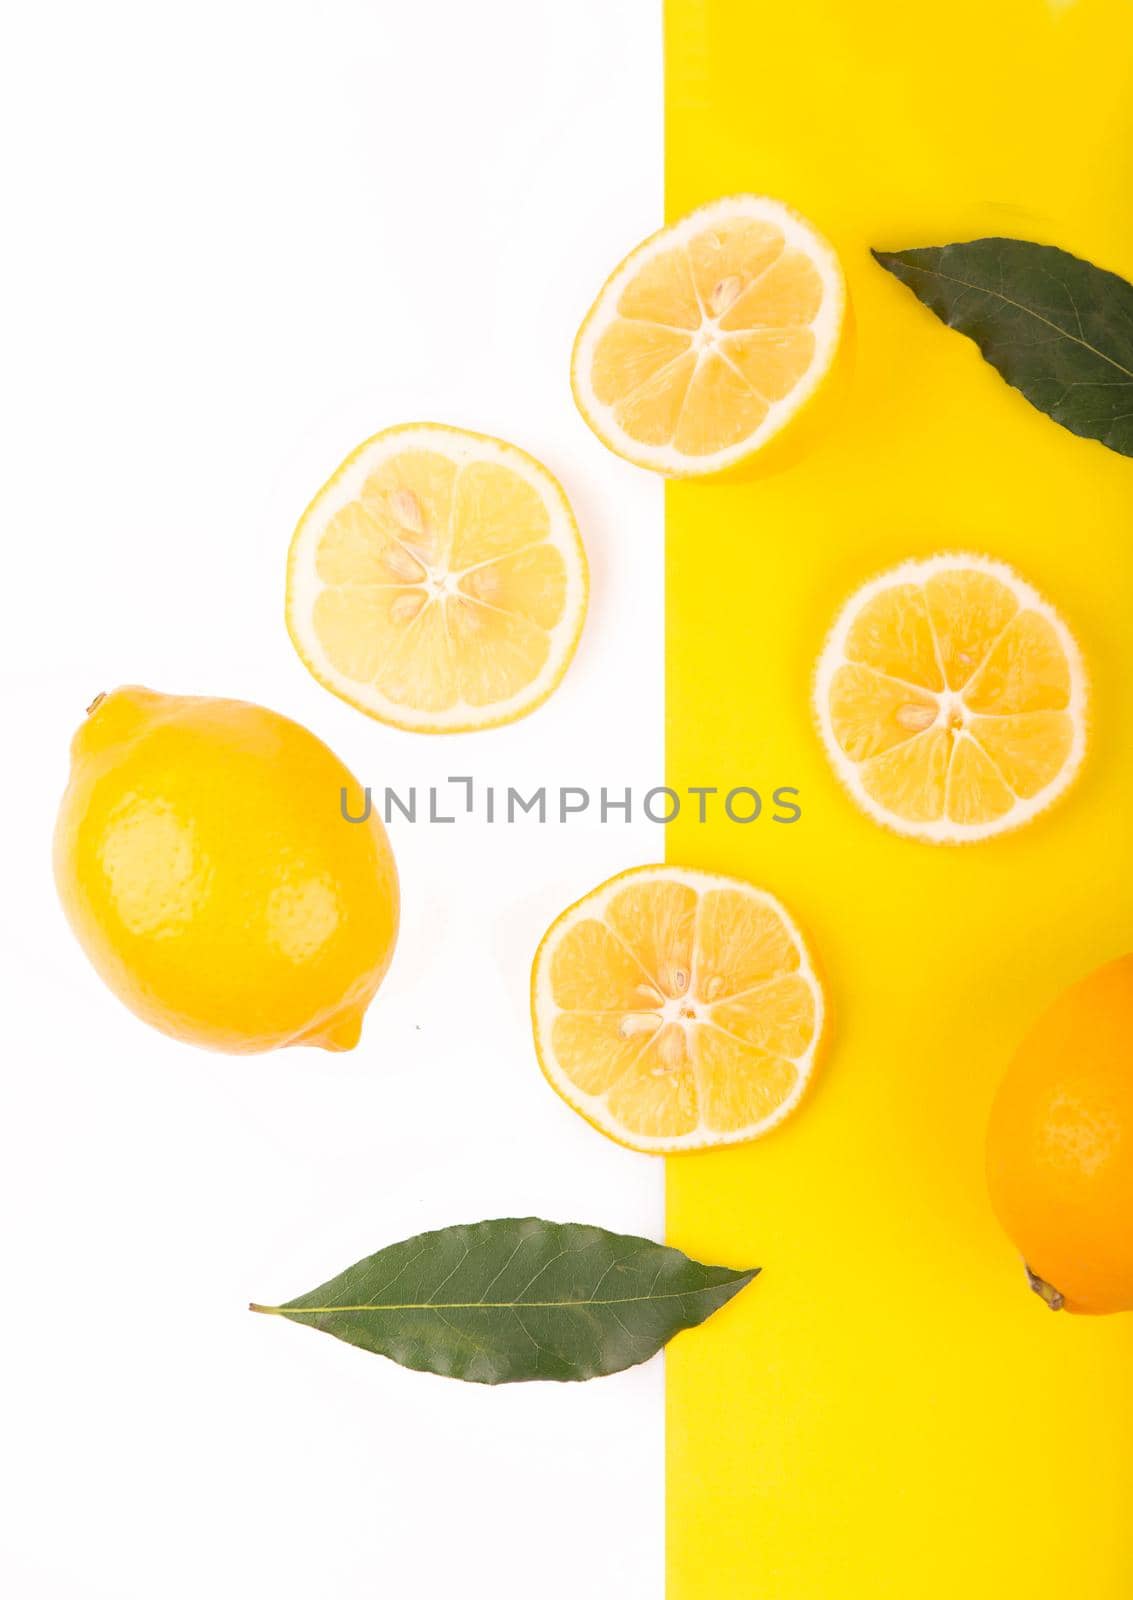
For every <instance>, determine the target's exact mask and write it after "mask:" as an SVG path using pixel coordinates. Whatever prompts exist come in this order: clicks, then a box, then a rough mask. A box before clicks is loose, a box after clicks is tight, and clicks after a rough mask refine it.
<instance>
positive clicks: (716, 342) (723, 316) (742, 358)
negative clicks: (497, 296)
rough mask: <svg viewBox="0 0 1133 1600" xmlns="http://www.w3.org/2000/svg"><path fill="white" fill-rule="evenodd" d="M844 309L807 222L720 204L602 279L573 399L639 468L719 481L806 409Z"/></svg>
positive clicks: (741, 200)
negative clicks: (717, 474) (715, 476)
mask: <svg viewBox="0 0 1133 1600" xmlns="http://www.w3.org/2000/svg"><path fill="white" fill-rule="evenodd" d="M845 307H846V289H845V281H844V279H843V276H842V269H841V267H840V266H839V264H838V258H837V256H836V255H835V254H834V251H833V250H832V249H831V247H830V246H829V245H828V244H827V243H826V241H825V240H824V239H823V238H821V237H820V235H819V234H817V233H816V232H815V230H814V229H813V228H812V227H811V226H810V224H809V223H808V222H805V221H804V220H803V218H802V217H800V216H798V215H796V213H795V212H793V211H791V210H790V209H789V208H788V207H787V206H785V205H782V204H780V202H779V201H777V200H768V199H764V198H762V197H760V196H758V195H738V196H735V197H734V198H731V199H727V200H717V201H715V202H714V203H713V204H711V205H707V206H704V207H702V208H701V210H699V211H694V212H693V213H692V214H691V215H690V216H687V217H685V218H684V219H683V220H682V221H680V222H675V223H673V224H672V225H671V226H670V227H667V228H662V229H661V231H660V232H659V233H655V234H654V235H653V236H652V237H651V238H649V239H646V240H645V242H644V244H640V245H638V247H637V249H636V250H634V251H633V252H632V253H631V254H630V255H628V256H627V257H626V259H625V260H624V261H623V262H622V263H621V265H620V266H619V267H618V268H616V270H615V271H614V272H613V273H612V275H611V276H610V278H609V279H608V280H607V282H606V284H605V286H604V287H603V289H602V292H601V294H600V295H599V296H598V298H597V300H596V301H595V302H594V304H593V306H592V307H591V309H590V311H589V312H588V314H587V316H586V320H585V321H584V322H583V324H582V327H581V329H580V330H579V334H578V338H577V339H576V341H575V346H574V358H573V362H572V367H571V383H572V387H573V389H574V398H575V402H576V404H577V405H578V408H579V410H580V411H581V412H582V415H583V417H584V418H585V419H586V421H587V422H588V423H589V424H590V426H591V428H593V430H594V432H595V433H596V434H597V435H598V437H599V438H600V439H601V440H602V442H603V443H604V444H606V445H608V446H609V447H610V449H611V450H613V451H615V452H616V453H617V454H618V455H620V456H624V457H625V458H626V459H627V460H629V461H634V462H636V463H637V464H638V465H639V466H642V467H652V468H653V469H654V470H655V471H657V472H664V473H670V474H674V475H691V474H701V473H711V472H719V471H721V470H722V469H724V468H726V467H730V466H733V465H734V464H735V463H737V462H739V461H741V460H743V459H745V458H746V457H748V456H751V455H753V454H754V453H755V452H756V451H758V450H761V449H762V448H763V447H764V445H766V444H767V442H768V441H769V440H770V439H771V438H772V437H773V436H774V435H776V434H778V433H779V432H780V431H781V430H782V429H783V428H785V427H786V425H787V423H788V422H790V421H791V419H792V418H793V417H795V416H796V415H797V414H798V413H799V412H800V411H801V410H802V409H803V408H804V407H805V406H807V405H808V404H809V402H810V401H811V400H812V398H813V397H814V396H815V394H816V392H817V391H818V389H819V388H820V386H822V383H823V380H824V378H825V377H826V376H827V374H828V372H829V371H830V369H831V366H832V363H833V361H834V356H835V352H836V350H837V349H838V345H839V340H840V338H841V334H842V326H843V320H844V316H845Z"/></svg>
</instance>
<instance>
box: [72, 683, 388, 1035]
mask: <svg viewBox="0 0 1133 1600" xmlns="http://www.w3.org/2000/svg"><path fill="white" fill-rule="evenodd" d="M344 789H345V790H346V791H347V795H348V801H347V805H346V806H345V807H344V806H343V804H342V791H343V790H344ZM344 809H345V810H348V811H349V812H350V814H351V815H352V816H358V815H360V814H361V813H362V811H363V810H364V809H365V808H364V807H363V804H362V794H361V791H360V789H359V787H358V785H357V783H356V781H355V779H354V778H353V777H352V776H351V774H350V773H349V772H348V771H347V769H346V768H345V767H344V766H343V764H342V762H341V761H339V759H338V757H337V756H335V755H334V754H333V752H332V751H330V750H328V749H327V747H326V745H325V744H323V743H322V741H321V740H319V739H316V738H315V736H314V734H312V733H309V732H308V731H307V729H306V728H302V727H300V726H299V724H298V723H295V722H291V721H290V720H289V719H288V718H287V717H281V716H279V715H278V714H277V713H276V712H274V711H268V710H267V709H265V707H263V706H257V705H251V704H249V703H248V702H246V701H242V700H213V699H205V698H201V697H198V696H182V695H167V694H156V693H154V691H153V690H150V689H141V688H137V687H133V686H131V687H127V688H122V689H116V690H115V691H114V692H113V693H112V694H107V695H101V696H99V698H98V699H97V700H96V701H95V703H94V704H93V705H92V706H91V708H90V711H89V713H88V715H87V720H86V721H85V723H84V724H83V725H82V727H81V728H80V729H79V730H78V732H77V733H76V734H75V737H74V740H73V741H72V745H71V781H70V783H69V784H68V786H67V791H66V793H65V794H64V796H63V803H62V805H61V806H60V809H59V819H58V822H57V824H56V829H55V880H56V883H57V884H58V888H59V895H60V898H61V900H62V902H63V909H64V911H65V912H66V914H67V919H68V921H69V922H70V924H71V927H72V928H73V929H74V932H75V934H76V936H77V938H78V940H79V943H80V944H81V945H82V947H83V949H84V950H85V951H86V953H87V956H88V957H89V958H90V961H91V962H92V964H93V966H94V968H95V970H96V971H97V972H98V974H99V976H100V977H101V978H102V979H103V981H104V982H105V983H106V984H107V985H108V986H109V988H111V989H112V990H113V992H114V993H115V994H116V995H117V996H118V998H119V999H120V1000H122V1001H123V1002H124V1003H125V1004H126V1005H127V1006H129V1008H130V1009H131V1011H133V1012H135V1013H136V1014H137V1015H138V1016H139V1017H141V1018H142V1019H143V1020H144V1021H145V1022H148V1023H151V1024H152V1026H153V1027H155V1028H160V1029H161V1030H162V1032H163V1033H168V1034H172V1036H173V1037H174V1038H176V1039H182V1040H186V1041H188V1042H189V1043H192V1044H198V1045H204V1046H206V1047H207V1048H209V1049H212V1050H224V1051H229V1052H231V1053H235V1054H248V1053H252V1052H255V1051H260V1050H274V1049H277V1048H279V1047H280V1046H283V1045H289V1044H311V1045H321V1046H322V1047H323V1049H325V1050H349V1049H351V1048H352V1046H354V1045H355V1044H357V1042H358V1038H359V1034H360V1032H361V1026H362V1014H363V1012H364V1011H365V1009H366V1007H367V1005H368V1004H369V1003H370V1001H371V1000H372V999H373V996H374V993H375V991H376V990H377V987H378V985H379V984H380V983H381V981H382V978H383V977H384V975H385V972H386V969H387V968H388V966H389V963H390V959H391V957H392V955H393V947H394V943H395V941H396V939H397V922H398V886H397V869H396V867H395V866H394V861H393V854H392V852H391V850H390V847H389V841H388V839H387V838H386V834H385V829H384V828H383V827H382V824H381V822H380V821H379V819H378V817H377V816H376V815H370V816H369V817H368V818H367V819H366V821H364V822H360V823H356V822H349V821H347V820H345V817H344V815H343V811H344Z"/></svg>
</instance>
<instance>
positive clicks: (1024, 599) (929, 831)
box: [814, 553, 1088, 844]
mask: <svg viewBox="0 0 1133 1600" xmlns="http://www.w3.org/2000/svg"><path fill="white" fill-rule="evenodd" d="M964 570H967V571H976V572H981V573H985V574H986V575H987V576H988V577H991V578H996V579H998V580H999V582H1000V583H1002V584H1004V585H1005V586H1006V587H1007V588H1008V589H1010V590H1011V592H1012V594H1013V595H1014V596H1015V598H1016V600H1017V601H1018V602H1019V609H1020V611H1024V610H1025V611H1034V612H1036V613H1037V614H1038V615H1039V616H1041V617H1043V618H1044V619H1045V620H1046V621H1047V622H1048V623H1049V624H1050V626H1051V627H1052V629H1053V630H1054V632H1055V633H1056V635H1057V637H1058V640H1059V643H1060V645H1061V646H1062V649H1063V651H1064V653H1065V656H1066V661H1067V665H1068V668H1069V674H1070V697H1069V700H1068V702H1067V706H1066V708H1065V709H1066V714H1067V715H1068V716H1069V717H1070V721H1071V728H1072V738H1071V744H1070V749H1069V751H1068V753H1067V756H1066V760H1065V761H1064V763H1063V765H1062V766H1061V767H1060V768H1059V770H1058V772H1057V773H1056V774H1055V776H1054V777H1053V778H1052V779H1051V780H1050V782H1049V783H1048V784H1047V785H1046V786H1045V787H1044V788H1043V789H1040V790H1039V792H1038V793H1037V794H1035V795H1033V796H1032V797H1031V798H1030V799H1023V798H1021V797H1016V802H1015V805H1014V806H1013V807H1012V809H1011V810H1010V811H1008V812H1007V813H1006V814H1005V815H1004V816H1002V817H996V818H993V819H991V820H989V821H987V822H981V823H960V822H956V821H954V820H953V819H952V818H950V817H948V816H947V815H945V816H942V817H939V818H937V819H936V820H935V821H933V822H913V821H909V820H908V819H906V818H904V817H899V816H895V815H894V814H893V813H892V812H890V811H887V810H886V809H885V807H884V806H882V805H880V804H879V803H878V802H877V801H876V800H875V799H874V798H873V796H872V795H871V794H869V793H868V791H867V790H866V788H865V786H864V785H863V783H862V780H861V776H860V766H861V765H862V763H858V762H855V761H852V760H851V759H850V758H849V757H848V756H847V755H846V753H845V751H844V750H843V749H842V747H841V745H840V744H839V743H838V740H837V738H836V736H835V733H834V727H833V723H832V720H831V716H830V690H831V685H832V683H833V680H834V675H835V673H836V672H837V671H838V668H839V667H841V666H843V665H846V664H847V658H846V654H845V645H846V639H847V637H848V635H849V632H850V629H851V627H852V626H853V623H854V620H855V618H856V617H857V615H858V613H859V612H860V611H861V609H862V607H863V606H865V605H866V604H868V603H869V601H871V600H872V599H873V598H874V597H875V596H876V595H878V594H880V593H882V592H883V591H885V590H887V589H891V588H894V587H895V586H897V585H899V584H923V583H925V582H926V581H927V580H928V579H929V578H932V577H934V576H936V575H937V574H939V573H943V572H956V571H964ZM1015 615H1016V616H1017V615H1018V613H1015ZM1012 620H1014V618H1012ZM930 623H931V619H930ZM933 637H934V639H935V633H934V635H933ZM996 642H997V641H996V640H993V641H992V643H991V644H990V645H989V646H988V649H987V651H986V653H985V655H984V657H983V660H982V661H980V662H979V663H978V664H977V665H976V666H975V667H974V668H973V670H972V674H971V677H970V678H969V680H968V682H969V684H971V683H974V682H975V680H976V679H977V677H978V676H979V672H980V669H981V668H982V666H983V664H984V662H985V661H986V660H987V658H988V656H989V655H990V654H991V650H992V649H993V648H994V645H995V643H996ZM941 678H942V679H943V678H944V671H943V666H941ZM909 687H910V691H911V692H915V693H916V694H917V695H918V696H924V697H926V698H928V699H933V700H935V701H936V702H937V704H938V708H939V709H938V712H937V716H936V718H935V720H934V721H933V722H932V723H930V724H929V725H928V726H927V727H926V728H924V729H923V730H922V731H921V732H920V733H918V734H915V735H914V736H913V738H914V739H917V738H923V737H924V736H925V735H927V734H929V733H932V732H933V731H934V730H936V729H938V728H939V727H940V726H941V725H942V723H944V722H947V721H949V720H951V721H953V723H954V724H955V725H956V736H957V739H962V738H964V737H966V736H967V735H966V734H965V728H966V727H967V724H968V722H969V721H970V720H971V718H972V717H973V716H974V715H980V716H986V715H987V714H988V713H986V712H981V713H973V712H970V711H969V710H968V707H967V705H966V704H965V702H964V693H963V690H950V689H944V690H943V691H939V692H938V691H934V690H932V689H926V688H925V687H924V686H923V685H922V684H910V685H909ZM1087 696H1088V690H1087V680H1086V671H1085V667H1084V665H1083V661H1082V653H1081V651H1080V650H1079V648H1078V644H1077V641H1076V640H1075V638H1074V636H1073V634H1072V633H1071V632H1070V630H1069V628H1068V627H1067V626H1066V624H1065V622H1064V621H1063V620H1062V618H1061V617H1060V616H1059V615H1058V613H1057V611H1055V609H1054V607H1053V606H1052V605H1050V603H1049V602H1048V601H1046V600H1044V599H1043V597H1042V596H1041V595H1040V594H1039V593H1038V591H1037V590H1035V589H1034V588H1032V586H1031V585H1030V584H1029V583H1027V582H1026V580H1025V579H1023V578H1021V577H1020V576H1019V575H1018V573H1017V572H1015V571H1014V570H1013V569H1012V568H1011V567H1009V566H1007V565H1006V564H1005V563H1004V562H1001V561H994V560H992V559H991V558H990V557H988V556H981V555H973V554H970V553H962V554H944V555H936V556H929V557H927V558H925V559H923V560H911V561H905V562H902V563H901V565H900V566H897V567H892V568H890V569H889V571H887V572H883V573H880V574H879V575H878V576H877V577H875V578H872V579H870V581H869V582H868V583H866V584H863V585H862V587H861V588H860V589H858V590H857V591H856V592H855V593H854V594H853V595H851V596H850V598H849V600H847V601H846V603H845V605H844V606H843V607H842V610H841V611H840V612H839V613H838V617H837V620H836V621H835V623H834V626H833V627H832V629H831V630H830V633H829V636H828V637H827V640H826V644H825V646H824V647H823V650H822V654H821V655H820V657H819V660H818V666H817V668H816V670H815V681H814V712H815V718H816V720H817V722H818V726H819V731H820V733H821V735H822V741H823V744H824V745H825V747H826V752H827V755H828V756H829V757H830V762H831V765H832V766H833V768H834V770H835V772H836V774H837V776H838V778H839V780H840V781H841V783H842V784H843V786H844V787H845V788H846V789H847V790H848V791H849V793H850V794H851V795H852V797H853V799H854V800H855V801H856V803H857V804H858V805H859V806H860V807H861V808H862V810H863V811H865V812H866V813H867V814H868V815H869V816H871V817H872V818H873V819H874V821H875V822H879V823H881V824H882V825H883V826H884V827H887V828H890V829H892V830H893V831H894V832H895V833H899V834H903V835H904V836H905V837H907V838H913V839H923V840H926V841H928V842H930V843H933V844H966V843H976V842H978V841H979V840H981V839H989V838H991V837H993V836H994V835H996V834H1000V833H1007V832H1010V831H1011V830H1012V829H1015V828H1020V827H1022V826H1023V825H1024V824H1025V823H1028V822H1030V821H1031V820H1032V819H1033V818H1034V817H1037V816H1039V815H1040V814H1041V813H1042V812H1044V811H1046V810H1048V809H1049V807H1050V806H1052V805H1053V804H1054V802H1055V801H1056V800H1057V799H1058V798H1059V796H1060V795H1062V794H1064V793H1065V791H1066V790H1067V789H1068V788H1069V787H1070V785H1071V784H1072V783H1073V781H1074V779H1075V778H1076V777H1077V775H1078V770H1079V768H1080V767H1081V764H1082V758H1083V756H1084V755H1085V752H1086V725H1087ZM911 742H912V741H910V743H911ZM982 748H983V747H982V746H981V749H982ZM984 753H985V754H987V752H986V751H985V752H984ZM988 759H989V760H990V759H991V757H990V756H989V757H988ZM950 770H951V767H950ZM1000 776H1001V777H1002V774H1000ZM1003 781H1004V783H1005V784H1006V783H1007V780H1006V778H1004V779H1003ZM1007 787H1008V788H1010V785H1009V784H1008V785H1007ZM1012 792H1014V791H1012ZM945 805H946V808H947V792H946V801H945Z"/></svg>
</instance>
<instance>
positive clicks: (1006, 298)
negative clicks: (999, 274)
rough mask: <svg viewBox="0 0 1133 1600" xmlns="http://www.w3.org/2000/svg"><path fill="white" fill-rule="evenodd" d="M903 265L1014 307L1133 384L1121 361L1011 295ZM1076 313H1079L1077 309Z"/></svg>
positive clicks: (912, 264)
mask: <svg viewBox="0 0 1133 1600" xmlns="http://www.w3.org/2000/svg"><path fill="white" fill-rule="evenodd" d="M896 259H897V260H900V259H901V258H900V257H899V256H898V257H897V258H896ZM902 265H906V266H907V267H908V269H909V270H910V271H913V272H923V273H924V274H925V275H926V276H927V277H930V278H939V279H940V280H941V281H942V282H943V283H954V284H957V285H958V286H959V287H960V288H961V289H971V290H972V291H973V293H975V294H985V295H987V296H988V298H989V299H991V300H999V301H1002V303H1003V304H1004V305H1005V306H1012V307H1013V308H1014V309H1015V310H1016V311H1021V312H1022V313H1023V315H1024V316H1027V317H1034V319H1035V321H1036V322H1041V323H1042V324H1043V325H1044V326H1045V327H1047V328H1050V329H1051V330H1052V331H1053V332H1054V333H1057V334H1058V335H1059V336H1060V338H1063V339H1069V340H1070V342H1071V344H1077V345H1081V347H1082V349H1083V350H1088V351H1089V352H1090V354H1091V355H1094V356H1097V357H1098V358H1099V359H1100V360H1102V361H1105V362H1108V364H1109V365H1110V366H1111V367H1115V368H1116V369H1117V371H1118V372H1120V373H1123V374H1124V376H1125V377H1126V378H1128V379H1129V380H1130V381H1131V382H1133V372H1131V371H1130V370H1129V368H1128V367H1123V366H1122V365H1121V362H1120V361H1115V360H1114V358H1113V357H1112V356H1110V355H1107V354H1106V353H1105V351H1104V350H1099V349H1098V348H1097V346H1096V345H1092V344H1090V342H1089V340H1087V339H1079V338H1078V337H1077V336H1076V335H1075V334H1072V333H1068V332H1067V330H1066V329H1065V328H1060V327H1059V325H1058V323H1057V322H1052V321H1051V320H1050V318H1049V317H1044V316H1043V314H1042V312H1041V311H1036V310H1035V309H1034V307H1033V306H1027V305H1024V304H1023V303H1022V301H1020V300H1012V298H1011V296H1010V295H1007V294H1002V293H1000V291H999V290H998V289H988V288H985V286H984V285H983V284H982V283H969V282H968V281H967V279H966V278H957V277H955V276H954V275H953V274H952V273H950V272H941V271H939V269H938V268H936V267H923V266H921V264H920V262H909V263H902ZM1075 311H1077V307H1075Z"/></svg>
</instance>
